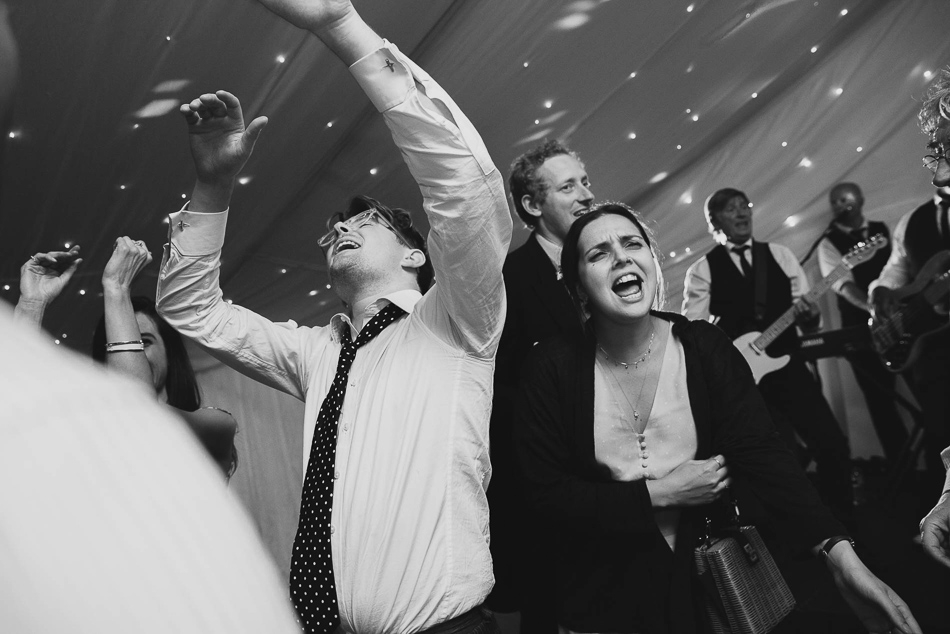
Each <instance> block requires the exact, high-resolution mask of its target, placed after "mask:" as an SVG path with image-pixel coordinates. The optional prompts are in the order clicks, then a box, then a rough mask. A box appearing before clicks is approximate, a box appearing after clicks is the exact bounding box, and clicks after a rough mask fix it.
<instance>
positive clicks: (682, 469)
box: [647, 455, 732, 507]
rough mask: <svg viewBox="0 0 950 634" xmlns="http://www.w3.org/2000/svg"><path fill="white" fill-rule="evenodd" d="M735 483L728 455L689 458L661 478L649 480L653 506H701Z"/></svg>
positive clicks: (715, 498) (648, 486) (712, 500)
mask: <svg viewBox="0 0 950 634" xmlns="http://www.w3.org/2000/svg"><path fill="white" fill-rule="evenodd" d="M730 484H732V479H731V478H729V470H728V469H727V468H726V458H725V456H722V455H717V456H713V457H712V458H709V459H708V460H687V461H686V462H684V463H683V464H681V465H679V466H678V467H676V468H675V469H673V470H672V471H670V472H669V473H668V474H666V475H665V476H663V477H662V478H658V479H656V480H648V481H647V490H648V491H649V492H650V499H651V500H652V501H653V506H658V507H663V506H701V505H703V504H709V503H710V502H714V501H715V500H717V499H719V497H720V496H722V494H723V492H724V491H725V490H726V489H727V488H728V487H729V485H730Z"/></svg>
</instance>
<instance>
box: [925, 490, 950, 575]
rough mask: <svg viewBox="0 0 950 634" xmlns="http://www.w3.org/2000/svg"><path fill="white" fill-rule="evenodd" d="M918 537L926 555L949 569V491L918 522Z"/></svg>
mask: <svg viewBox="0 0 950 634" xmlns="http://www.w3.org/2000/svg"><path fill="white" fill-rule="evenodd" d="M920 537H921V539H922V540H923V545H924V550H925V551H926V552H927V554H928V555H930V556H931V557H933V558H934V559H936V560H937V561H939V562H940V563H942V564H943V565H944V566H946V567H947V568H950V491H948V492H946V493H944V494H943V495H942V496H940V500H939V501H938V502H937V506H935V507H933V509H932V510H931V511H930V512H929V513H927V516H926V517H925V518H924V519H922V520H920Z"/></svg>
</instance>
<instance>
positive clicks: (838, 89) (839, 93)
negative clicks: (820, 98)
mask: <svg viewBox="0 0 950 634" xmlns="http://www.w3.org/2000/svg"><path fill="white" fill-rule="evenodd" d="M832 92H834V93H835V97H838V96H839V95H841V93H843V92H844V88H840V87H839V88H835V89H834V90H833V91H832Z"/></svg>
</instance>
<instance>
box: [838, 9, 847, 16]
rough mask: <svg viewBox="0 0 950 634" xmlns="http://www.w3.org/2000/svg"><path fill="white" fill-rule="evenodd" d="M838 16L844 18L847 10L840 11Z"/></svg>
mask: <svg viewBox="0 0 950 634" xmlns="http://www.w3.org/2000/svg"><path fill="white" fill-rule="evenodd" d="M839 15H841V17H842V18H843V17H844V16H846V15H848V10H847V9H842V10H841V13H840V14H839Z"/></svg>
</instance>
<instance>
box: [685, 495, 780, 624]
mask: <svg viewBox="0 0 950 634" xmlns="http://www.w3.org/2000/svg"><path fill="white" fill-rule="evenodd" d="M732 507H733V509H734V514H733V516H732V517H733V518H734V521H733V519H732V518H730V524H731V525H729V526H727V527H725V528H723V529H720V530H717V531H710V530H709V529H710V522H709V520H708V519H707V521H706V526H707V535H706V537H705V538H704V539H703V540H702V541H701V543H700V545H699V546H697V547H696V551H695V560H696V572H697V574H698V575H699V579H700V581H701V582H702V585H703V588H704V590H705V593H704V594H705V597H704V602H705V607H706V614H707V616H708V617H709V620H710V621H711V623H712V626H713V631H714V632H716V634H765V633H766V632H769V631H771V630H772V629H773V628H774V627H775V626H776V625H778V624H779V622H780V621H781V620H782V619H783V618H785V617H786V616H788V614H789V613H790V612H791V611H792V609H793V608H794V607H795V597H793V596H792V592H791V591H790V590H789V589H788V585H787V584H786V583H785V579H783V578H782V573H781V572H779V569H778V566H776V565H775V560H773V559H772V555H770V554H769V551H768V550H767V549H766V548H765V543H764V542H763V541H762V538H761V537H760V536H759V532H758V531H757V530H756V529H755V527H754V526H741V525H740V524H739V511H738V508H737V507H736V506H735V503H734V502H733V503H732Z"/></svg>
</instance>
